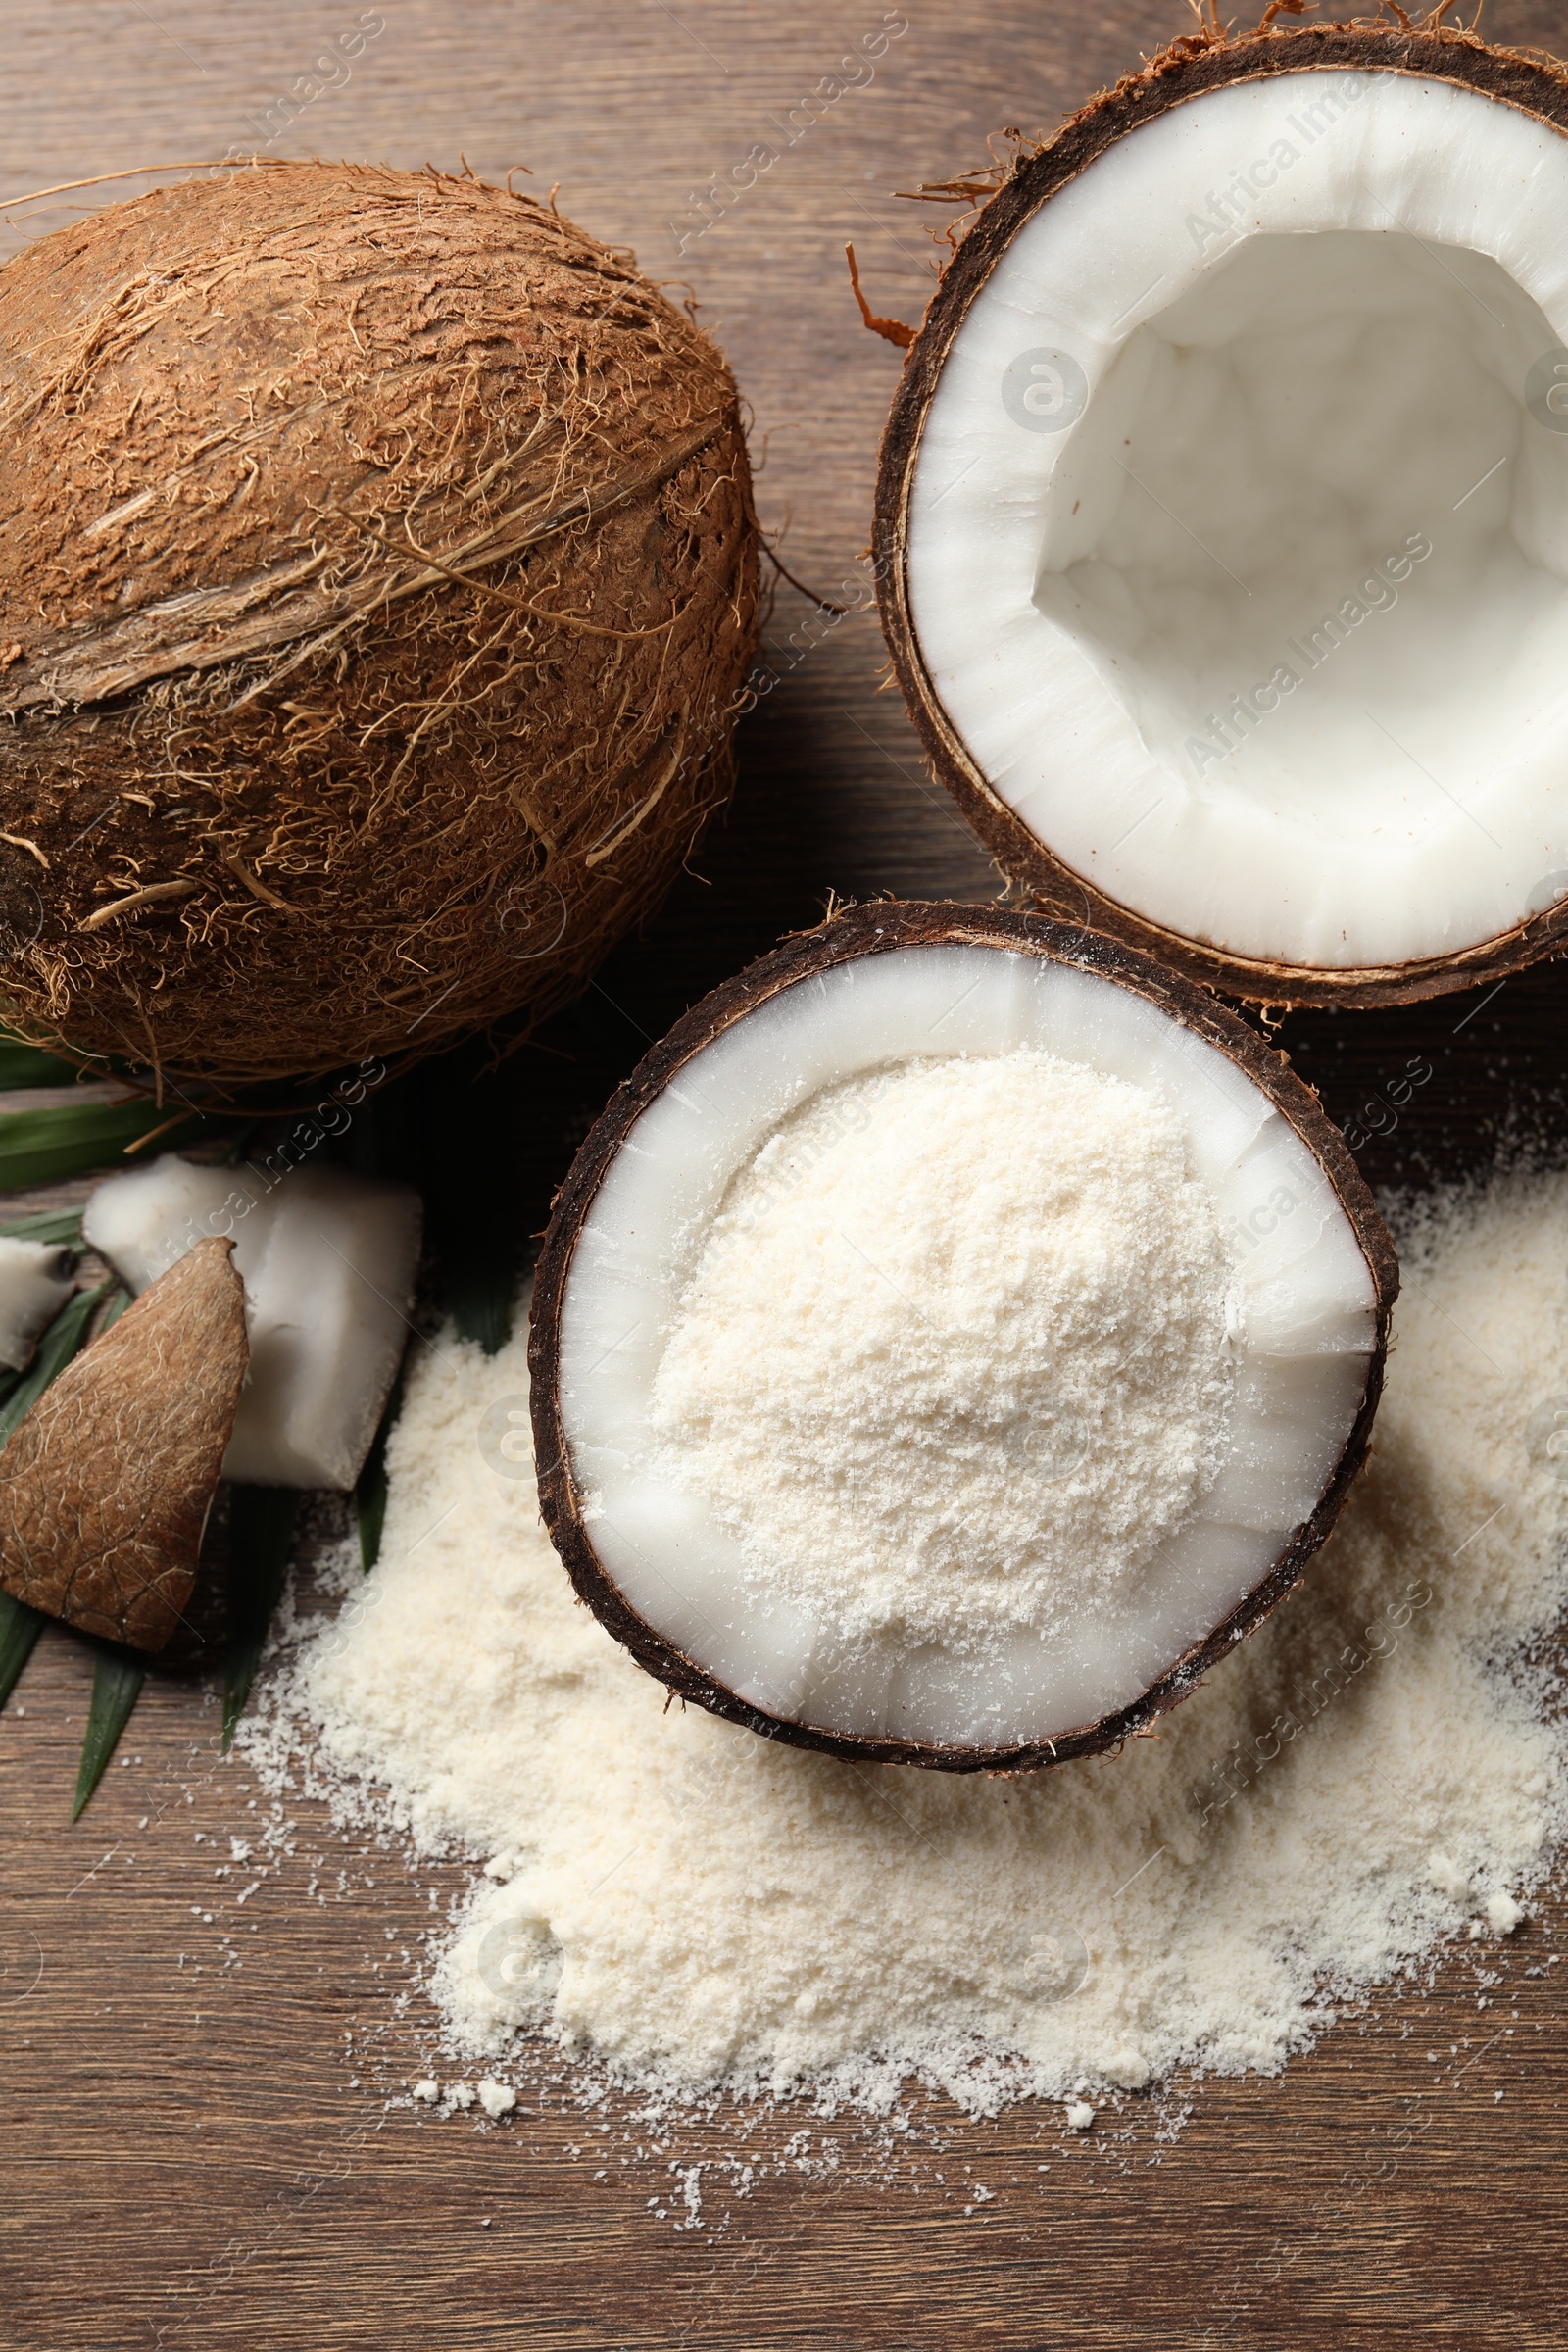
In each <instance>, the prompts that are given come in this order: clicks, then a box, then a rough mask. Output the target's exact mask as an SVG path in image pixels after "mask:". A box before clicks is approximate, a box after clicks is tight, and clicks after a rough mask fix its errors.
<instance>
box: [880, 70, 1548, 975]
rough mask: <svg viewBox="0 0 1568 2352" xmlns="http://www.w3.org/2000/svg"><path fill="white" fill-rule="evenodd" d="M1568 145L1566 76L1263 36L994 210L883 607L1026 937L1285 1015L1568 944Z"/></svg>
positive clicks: (909, 392) (890, 560) (1052, 152)
mask: <svg viewBox="0 0 1568 2352" xmlns="http://www.w3.org/2000/svg"><path fill="white" fill-rule="evenodd" d="M1565 132H1568V75H1565V73H1564V72H1563V70H1562V69H1560V68H1558V67H1556V66H1554V65H1552V64H1550V63H1549V62H1546V61H1544V59H1542V58H1540V57H1539V56H1537V57H1525V56H1520V55H1515V54H1510V53H1508V52H1504V51H1499V50H1495V49H1493V48H1490V47H1488V46H1487V45H1486V44H1484V43H1483V42H1482V41H1480V40H1479V39H1478V38H1477V37H1476V36H1475V35H1473V34H1471V33H1467V32H1457V31H1449V30H1447V29H1446V28H1439V29H1434V28H1431V27H1428V26H1423V28H1422V29H1421V30H1420V31H1413V30H1410V29H1397V28H1395V27H1393V26H1374V27H1356V28H1350V27H1341V26H1333V25H1328V26H1313V27H1310V28H1307V29H1298V28H1291V29H1286V28H1285V27H1283V26H1280V25H1273V26H1271V27H1269V28H1268V29H1266V30H1265V31H1263V32H1261V33H1259V34H1256V35H1253V36H1250V37H1247V38H1241V39H1236V40H1229V39H1226V38H1223V37H1221V36H1219V35H1217V34H1215V35H1214V36H1212V37H1209V36H1207V35H1206V34H1205V36H1204V37H1202V38H1194V39H1189V40H1184V41H1180V42H1177V43H1175V44H1174V45H1173V46H1172V47H1171V48H1169V49H1167V50H1165V51H1163V52H1162V53H1161V54H1160V55H1158V56H1157V57H1155V58H1154V59H1152V61H1151V62H1150V64H1149V65H1148V66H1147V67H1146V68H1145V69H1144V71H1142V72H1141V73H1136V74H1132V75H1129V76H1128V77H1127V78H1126V79H1125V80H1123V81H1122V82H1121V83H1119V84H1118V85H1117V87H1116V88H1115V89H1114V90H1112V91H1109V92H1107V93H1105V94H1103V96H1101V97H1100V98H1098V99H1096V100H1095V101H1094V102H1093V103H1092V104H1091V105H1089V106H1088V107H1086V108H1085V109H1084V110H1083V111H1082V113H1080V114H1079V115H1078V116H1076V117H1075V118H1073V120H1072V121H1071V122H1069V123H1067V124H1066V126H1065V127H1064V128H1063V129H1062V130H1061V131H1060V132H1059V133H1058V134H1057V135H1056V136H1055V137H1054V139H1053V140H1051V141H1050V142H1049V143H1048V144H1047V145H1046V146H1044V147H1043V148H1042V149H1040V150H1039V151H1038V152H1035V153H1031V154H1025V155H1022V156H1020V158H1019V160H1018V162H1017V164H1016V167H1015V168H1014V169H1013V170H1012V171H1011V172H1010V174H1009V175H1008V176H1007V177H1006V178H1005V181H1004V184H1003V185H1002V186H1001V187H1000V189H999V190H998V192H997V193H996V194H995V195H994V196H993V197H992V198H991V199H990V201H989V202H988V203H986V205H985V207H984V209H983V210H982V211H981V213H980V214H979V217H978V219H977V221H975V223H974V225H973V227H972V228H971V229H970V230H969V233H968V234H967V236H966V237H965V238H964V239H963V241H962V243H961V244H960V245H959V246H958V248H957V250H956V255H955V257H954V260H953V262H952V264H951V266H950V267H949V268H948V270H947V271H946V274H945V276H944V278H943V281H942V284H941V286H940V288H939V290H938V292H937V294H936V296H935V297H934V299H933V301H932V303H931V306H930V309H929V311H928V313H927V316H926V319H925V320H924V323H923V325H922V327H921V330H920V332H919V334H918V336H917V337H916V338H915V340H914V342H913V345H912V347H911V349H910V351H909V354H908V358H907V364H906V368H905V372H904V376H903V379H902V382H901V384H900V388H899V391H898V394H897V396H896V398H895V401H894V404H893V409H892V413H891V416H890V418H889V423H888V428H887V433H886V437H885V440H884V443H883V451H882V460H881V470H880V476H879V482H878V494H877V524H876V552H877V577H878V593H879V597H880V600H881V609H882V617H883V625H884V629H885V632H886V635H887V639H888V644H889V647H890V650H891V652H892V656H893V660H894V663H895V666H896V668H897V671H898V675H899V679H900V682H901V684H902V686H903V689H904V693H905V696H906V699H907V703H908V706H909V709H910V711H911V712H912V714H913V716H914V718H915V720H916V723H917V725H918V726H919V728H920V731H921V733H922V735H923V737H924V740H925V744H926V748H927V750H928V752H929V754H930V756H931V759H932V760H933V761H934V763H935V766H936V768H937V771H938V773H939V774H940V775H941V777H942V779H943V780H944V782H945V783H946V784H947V785H948V787H949V789H950V790H951V791H952V792H953V793H954V795H955V796H956V800H957V801H958V803H959V805H960V807H961V808H962V809H963V811H964V813H965V814H966V816H967V817H968V819H969V821H970V822H971V824H972V825H973V826H974V828H975V830H976V831H977V832H978V834H979V835H980V837H981V839H982V840H983V841H984V842H985V844H986V846H987V847H988V848H989V849H990V850H991V851H992V853H993V854H994V855H995V857H996V858H998V860H999V862H1000V863H1001V865H1002V866H1003V867H1004V869H1005V871H1006V872H1007V873H1008V875H1009V876H1011V877H1012V878H1013V879H1014V880H1015V881H1016V882H1018V883H1020V884H1021V885H1023V886H1025V887H1026V888H1028V889H1029V890H1030V892H1031V893H1032V894H1033V895H1034V897H1035V899H1036V901H1037V902H1038V903H1039V904H1040V905H1042V906H1043V907H1047V908H1048V909H1050V910H1052V911H1054V912H1056V913H1058V914H1061V915H1063V916H1065V917H1066V918H1067V919H1071V920H1074V921H1078V922H1087V923H1089V924H1091V925H1093V926H1094V927H1095V928H1096V929H1098V930H1102V931H1105V932H1108V933H1110V934H1112V935H1113V936H1115V937H1117V938H1119V939H1121V940H1123V941H1125V942H1127V943H1129V944H1130V945H1132V946H1134V947H1138V948H1141V949H1144V950H1145V951H1147V952H1149V953H1151V954H1153V955H1156V956H1160V957H1161V958H1162V959H1163V960H1165V961H1167V962H1169V963H1172V964H1174V965H1176V966H1177V967H1178V968H1180V969H1182V970H1184V971H1185V972H1187V973H1189V974H1191V975H1193V976H1195V977H1197V978H1199V979H1201V980H1203V981H1205V982H1207V983H1208V984H1209V985H1211V986H1214V987H1218V988H1222V989H1225V990H1227V991H1230V992H1232V993H1234V994H1238V995H1241V996H1244V997H1248V998H1250V999H1253V1000H1255V1001H1260V1002H1272V1003H1280V1004H1308V1005H1333V1004H1347V1003H1351V1004H1361V1005H1378V1004H1392V1003H1397V1002H1401V1001H1405V1000H1408V999H1412V998H1416V997H1422V996H1427V995H1432V994H1435V993H1437V992H1439V991H1442V990H1445V989H1451V988H1458V987H1463V986H1467V985H1469V984H1471V983H1473V982H1476V981H1479V980H1481V979H1484V978H1486V977H1488V976H1490V975H1494V974H1499V973H1503V972H1506V971H1510V970H1512V969H1514V968H1516V967H1517V966H1519V965H1522V964H1524V963H1526V962H1528V961H1530V960H1531V959H1532V958H1533V957H1535V956H1540V955H1542V954H1544V953H1547V952H1550V951H1552V950H1554V949H1557V948H1560V947H1561V946H1562V945H1563V943H1564V941H1565V939H1568V348H1565V346H1568V136H1565Z"/></svg>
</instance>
